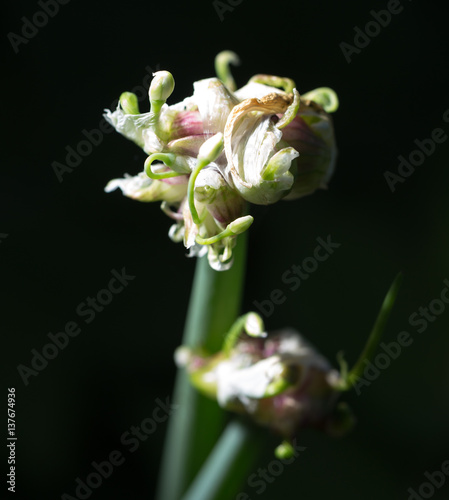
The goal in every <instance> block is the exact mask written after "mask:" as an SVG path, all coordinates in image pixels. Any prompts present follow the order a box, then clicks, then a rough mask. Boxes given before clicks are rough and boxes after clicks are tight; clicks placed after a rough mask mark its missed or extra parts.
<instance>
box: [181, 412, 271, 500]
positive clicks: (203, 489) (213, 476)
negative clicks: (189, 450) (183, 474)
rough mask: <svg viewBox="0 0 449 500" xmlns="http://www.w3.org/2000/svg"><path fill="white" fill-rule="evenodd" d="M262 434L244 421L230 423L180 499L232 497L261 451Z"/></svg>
mask: <svg viewBox="0 0 449 500" xmlns="http://www.w3.org/2000/svg"><path fill="white" fill-rule="evenodd" d="M263 432H264V431H262V429H260V428H257V427H255V426H251V425H249V424H248V423H246V422H243V421H240V420H233V421H231V422H230V423H229V424H228V426H227V427H226V429H225V431H224V432H223V434H222V435H221V437H220V440H219V441H218V443H217V444H216V446H215V448H214V450H213V451H212V453H211V454H210V455H209V457H208V459H207V461H206V463H205V464H204V465H203V467H202V469H201V471H200V472H199V473H198V475H197V476H196V477H195V480H194V481H193V483H192V484H191V486H190V488H189V489H188V491H187V493H186V494H185V495H184V496H183V497H182V500H228V499H230V498H235V495H236V494H237V493H238V489H239V488H241V487H242V483H243V480H244V479H245V477H246V476H247V474H248V469H249V467H250V466H251V465H252V464H253V463H254V462H255V459H256V457H257V455H258V454H259V453H260V452H261V450H262V447H263V444H264V442H265V440H264V439H263V436H262V433H263ZM237 498H240V497H239V496H238V497H237Z"/></svg>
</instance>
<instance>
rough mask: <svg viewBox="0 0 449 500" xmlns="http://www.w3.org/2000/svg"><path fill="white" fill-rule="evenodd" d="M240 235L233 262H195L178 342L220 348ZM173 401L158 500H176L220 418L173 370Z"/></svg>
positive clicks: (238, 268) (242, 258) (228, 320)
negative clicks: (226, 265) (223, 267)
mask: <svg viewBox="0 0 449 500" xmlns="http://www.w3.org/2000/svg"><path fill="white" fill-rule="evenodd" d="M245 264H246V235H245V234H242V235H240V236H239V237H238V242H237V246H236V248H235V249H234V264H233V266H232V267H231V269H229V270H228V271H222V272H217V271H214V270H213V269H212V268H211V267H210V266H209V263H208V261H207V257H202V258H201V259H199V260H198V262H197V267H196V270H195V277H194V281H193V287H192V293H191V297H190V303H189V310H188V313H187V319H186V326H185V331H184V338H183V341H182V344H183V345H185V346H188V347H192V348H193V347H198V346H203V347H204V348H205V349H206V350H207V351H209V352H211V353H213V352H216V351H218V350H220V348H221V346H222V343H223V340H224V336H225V334H226V332H227V331H228V330H229V328H230V327H231V326H232V324H233V323H234V321H235V320H236V318H237V316H238V314H239V310H240V302H241V296H242V290H243V282H244V274H245ZM173 401H174V403H175V404H178V405H179V407H178V409H177V411H176V412H174V413H173V415H172V417H171V418H170V422H169V426H168V430H167V437H166V443H165V449H164V453H163V456H162V464H161V470H160V476H159V478H160V482H159V487H158V492H157V497H156V498H157V499H158V500H179V499H180V498H181V497H182V494H183V493H184V492H185V491H186V489H187V487H188V486H189V485H190V483H191V482H192V480H193V478H194V477H195V475H196V474H197V472H198V471H199V470H200V468H201V466H202V464H203V462H204V461H205V459H206V458H207V456H208V455H209V453H210V451H211V450H212V448H213V446H214V444H215V442H216V441H217V439H218V438H219V436H220V434H221V431H222V430H223V426H224V419H225V414H224V412H223V410H221V408H220V407H219V406H218V405H217V403H216V401H212V400H209V399H207V398H206V397H205V396H203V395H201V394H199V393H198V392H197V391H196V390H195V389H194V388H193V387H192V386H191V385H190V382H189V380H188V377H187V375H186V373H185V371H184V370H179V371H178V374H177V377H176V382H175V390H174V396H173Z"/></svg>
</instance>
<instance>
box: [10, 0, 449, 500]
mask: <svg viewBox="0 0 449 500" xmlns="http://www.w3.org/2000/svg"><path fill="white" fill-rule="evenodd" d="M236 3H238V2H234V5H235V4H236ZM386 5H387V2H386V1H381V2H378V1H371V2H354V1H350V2H348V1H343V2H335V1H330V0H328V1H315V2H265V3H262V2H256V1H253V0H243V1H242V2H241V3H240V4H238V5H235V6H234V7H233V8H232V9H233V10H232V11H231V10H229V11H225V12H224V13H223V20H220V17H219V15H218V13H217V11H216V9H215V7H214V4H213V3H212V2H182V3H179V4H175V3H173V2H137V1H129V2H126V3H125V2H123V3H121V4H118V3H114V2H110V1H104V0H101V1H97V2H95V3H93V2H87V1H81V0H78V1H71V2H69V3H67V4H66V5H60V6H59V12H58V13H57V15H56V16H55V17H54V18H52V19H50V20H49V21H48V23H47V24H46V25H45V26H43V27H42V28H40V29H39V31H38V33H37V34H36V35H35V36H34V37H33V38H31V39H30V40H29V41H28V43H26V44H20V45H19V47H18V53H17V54H15V53H14V50H13V48H12V46H11V44H10V42H9V40H8V38H7V35H8V33H11V32H13V33H16V34H19V35H20V34H21V33H20V32H21V29H22V25H23V19H21V18H22V17H23V16H25V17H26V18H28V19H32V18H33V15H34V14H35V13H36V12H37V11H41V10H42V8H41V7H40V6H39V5H38V4H37V2H23V1H16V2H8V3H7V5H4V6H3V11H4V15H3V24H2V32H3V41H4V44H3V50H4V56H3V58H2V60H3V61H4V64H3V71H2V73H3V76H2V83H3V85H4V90H3V99H2V105H1V107H2V122H3V127H4V133H3V134H2V137H3V141H2V144H3V147H2V150H3V155H2V156H3V159H2V162H1V163H2V164H1V173H2V181H1V184H0V185H1V203H2V207H1V219H0V221H1V222H0V233H2V234H3V235H5V234H7V235H8V237H3V238H2V239H0V242H1V243H0V266H1V267H0V270H1V271H0V272H1V290H2V293H3V297H2V302H1V304H2V312H1V325H2V326H1V330H2V338H3V339H4V340H5V341H6V345H5V347H4V348H3V355H4V357H5V360H4V362H3V363H2V365H3V367H4V372H5V375H4V385H3V387H4V388H3V392H2V394H3V403H2V404H3V405H4V407H6V403H7V401H6V398H7V390H6V389H7V387H15V388H16V394H17V396H16V398H17V406H16V410H17V436H18V441H17V455H18V464H17V477H16V479H17V487H16V490H17V493H16V498H27V499H29V498H36V497H38V498H48V499H50V498H60V497H61V495H62V494H63V493H68V494H70V495H74V491H75V480H76V478H77V477H79V478H81V479H85V477H86V476H87V474H89V473H90V472H92V466H91V463H92V461H97V462H100V461H103V460H105V459H106V458H107V457H108V455H109V453H110V452H111V451H113V450H120V451H122V452H123V453H124V456H125V458H126V460H125V463H124V464H123V465H122V466H120V467H119V468H117V469H116V470H115V471H114V473H113V475H111V477H110V478H109V479H107V480H105V481H104V483H103V485H102V486H101V487H100V488H98V489H97V490H95V491H94V492H93V494H92V497H91V498H96V499H110V498H118V499H121V498H127V499H149V498H152V496H153V493H154V488H155V482H156V477H157V473H158V467H159V460H160V456H161V450H162V446H163V439H164V434H165V431H166V428H167V425H166V424H160V425H159V426H158V428H157V429H156V431H155V432H154V433H153V434H151V435H150V436H149V438H148V439H147V440H146V441H145V442H142V443H141V445H140V446H139V449H138V450H137V451H135V452H134V453H128V452H127V451H126V449H124V447H123V445H122V444H121V442H120V437H121V436H122V434H123V433H124V432H126V431H128V430H129V429H130V427H131V426H133V425H139V424H140V423H141V422H142V420H143V419H145V418H147V417H150V416H151V414H152V412H153V409H154V408H155V406H156V403H155V400H156V398H161V399H162V400H164V401H165V399H166V397H167V396H169V395H170V393H171V388H172V384H173V380H174V375H175V367H174V364H173V361H172V358H173V351H174V349H175V347H177V346H178V345H179V344H180V343H181V335H182V328H183V323H184V318H185V313H186V308H187V301H188V297H189V291H190V284H191V280H192V276H193V271H194V265H195V262H194V260H191V259H187V258H186V257H185V249H184V248H183V247H182V245H180V244H178V245H175V244H174V243H172V242H170V241H169V239H168V237H167V231H168V228H169V226H170V221H169V220H168V219H167V218H166V217H165V216H164V215H163V214H162V213H161V211H160V209H159V207H158V204H154V205H147V204H141V203H138V202H134V201H132V200H129V199H127V198H124V197H122V196H121V195H120V194H119V193H113V194H109V195H106V194H105V193H104V192H103V187H104V186H105V185H106V183H107V182H108V180H109V179H111V178H114V177H118V176H122V175H123V173H124V172H128V173H130V174H136V173H137V172H139V171H140V170H141V168H142V165H143V161H144V159H145V155H144V153H143V152H142V151H140V150H139V148H137V147H136V146H135V145H134V144H132V143H131V142H129V141H126V140H125V139H123V138H122V137H121V136H120V135H118V134H117V133H110V134H105V135H104V138H103V139H102V140H101V141H100V144H98V145H97V146H95V147H93V148H92V152H91V153H90V154H89V155H87V156H86V157H84V158H83V159H82V162H81V163H80V164H79V166H78V167H76V169H74V170H73V172H71V173H66V174H64V176H63V179H62V182H59V181H58V179H57V177H56V175H55V173H54V171H53V168H52V163H53V162H55V161H57V162H60V163H65V157H66V154H67V152H66V149H65V148H66V146H71V147H73V148H76V147H77V145H78V143H79V142H80V141H81V140H83V139H85V137H84V136H83V134H82V131H83V130H84V129H86V130H88V131H90V130H92V129H94V128H98V126H99V124H100V122H101V120H102V110H103V109H104V108H110V107H111V105H112V103H113V102H114V100H115V99H117V98H118V96H119V95H120V93H121V92H122V91H124V90H132V89H133V88H135V87H136V86H141V85H142V82H143V81H144V80H145V81H146V82H147V83H146V86H148V81H149V80H148V76H146V75H148V72H149V71H151V70H148V66H149V67H151V69H152V70H153V71H156V70H157V69H166V70H169V71H171V72H172V73H173V75H174V77H175V81H176V88H175V91H174V94H173V95H172V97H171V98H170V101H169V103H175V102H177V101H179V100H181V99H183V98H184V97H186V96H188V95H191V93H192V84H193V82H194V81H195V80H199V79H201V78H206V77H210V76H214V69H213V61H214V57H215V55H216V54H217V53H218V52H219V51H221V50H224V49H230V50H234V51H235V52H237V53H238V54H239V55H240V57H241V60H242V65H241V66H240V67H239V68H236V69H235V70H234V76H235V78H236V80H237V82H238V84H239V85H240V86H241V85H243V84H244V83H246V81H247V80H248V79H249V78H250V77H251V76H252V75H253V74H255V73H268V74H275V75H282V76H289V77H291V78H293V79H294V80H295V81H296V83H297V86H298V90H299V92H301V93H302V92H306V91H308V90H311V89H313V88H316V87H319V86H329V87H332V88H334V89H335V90H336V91H337V93H338V95H339V98H340V103H341V105H340V108H339V110H338V112H337V113H336V114H335V115H334V122H335V128H336V135H337V141H338V147H339V159H338V164H337V168H336V171H335V175H334V177H333V179H332V181H331V183H330V186H329V189H328V190H327V191H321V192H319V193H316V194H315V195H313V196H310V197H307V198H304V199H302V200H298V201H294V202H280V203H278V204H276V205H275V206H271V207H258V208H256V209H255V210H254V214H255V217H256V222H255V224H254V225H253V227H252V228H251V230H250V232H249V242H250V243H249V245H250V247H249V257H248V272H247V281H246V287H245V292H244V304H243V308H242V311H247V310H250V309H252V308H253V307H254V306H253V301H254V300H259V301H260V300H262V299H265V298H267V297H268V296H269V294H270V292H271V291H272V290H273V289H274V288H280V289H281V290H283V291H284V292H285V296H286V297H287V298H286V300H285V302H284V303H283V304H281V305H279V306H277V307H276V309H275V311H274V313H273V315H272V316H270V318H268V319H267V327H268V328H269V329H276V328H279V327H283V326H287V325H290V326H293V327H296V328H297V329H299V330H300V331H301V332H303V333H304V334H305V335H306V336H307V337H308V338H309V339H311V340H312V341H313V342H314V343H315V344H316V345H317V346H318V348H319V349H320V350H321V351H322V352H323V353H324V354H325V355H326V356H327V357H328V358H329V359H330V360H332V362H335V355H336V353H337V352H338V351H339V350H342V349H343V350H344V351H345V353H346V357H347V359H348V360H349V361H350V362H354V361H355V359H356V357H357V355H358V353H359V352H360V350H361V349H362V346H363V343H364V341H365V339H366V336H367V334H368V333H369V331H370V328H371V326H372V323H373V321H374V319H375V317H376V314H377V311H378V308H379V306H380V304H381V302H382V299H383V297H384V295H385V292H386V291H387V289H388V287H389V285H390V283H391V281H392V280H393V278H394V276H395V274H396V273H397V272H398V271H403V273H404V281H403V286H402V289H401V292H400V295H399V298H398V302H397V305H396V306H395V308H394V311H393V315H392V318H391V321H390V323H389V325H388V327H387V331H386V340H387V341H393V340H395V339H396V337H397V335H398V334H399V332H400V331H403V330H406V331H408V332H409V333H410V334H411V336H412V338H413V343H412V345H411V346H409V347H407V348H404V350H403V353H402V354H401V356H400V357H399V358H398V359H396V360H394V361H392V363H391V366H390V367H389V368H388V369H386V370H383V371H382V372H381V373H380V375H379V377H378V378H377V379H376V380H375V381H373V383H372V384H371V386H370V387H365V388H363V390H362V393H361V395H359V396H357V395H356V394H355V392H352V393H350V394H348V395H346V396H345V399H346V400H347V401H348V402H349V403H350V405H351V407H352V408H353V410H354V412H355V414H356V416H357V418H358V424H357V427H356V428H355V429H354V431H353V432H352V433H351V434H350V435H349V436H348V437H346V438H345V439H343V440H333V439H330V438H328V437H327V436H326V435H324V434H320V433H318V432H312V431H305V432H304V433H303V434H302V436H301V437H300V440H301V443H302V444H303V445H304V446H306V447H307V451H306V452H304V453H303V454H302V455H301V458H300V459H299V460H298V461H297V462H294V464H293V465H290V466H288V467H286V469H285V472H284V473H283V474H282V476H281V477H279V478H277V479H276V481H275V482H274V483H272V484H269V485H267V489H266V491H265V492H264V493H263V494H262V495H260V496H259V495H257V493H256V492H255V490H254V489H251V488H249V489H248V494H249V495H250V498H259V497H260V498H266V499H272V498H280V497H281V495H283V494H287V493H289V494H292V493H294V495H295V496H294V497H295V498H296V496H297V497H298V498H302V499H304V500H306V499H311V500H314V499H325V498H338V499H340V498H341V499H345V500H351V499H360V498H364V499H369V500H371V499H373V500H374V499H378V498H385V499H401V498H404V499H407V498H408V496H409V494H408V493H407V489H408V488H409V487H413V488H415V489H418V487H419V485H420V484H421V483H422V482H423V481H427V480H426V479H425V477H424V472H425V471H434V470H437V469H440V468H441V465H442V463H443V461H445V460H448V459H449V450H448V444H449V427H448V425H447V422H448V419H449V405H448V403H447V400H448V394H447V393H448V390H447V389H448V384H449V364H448V348H449V340H448V318H449V312H447V311H445V312H443V313H442V314H441V315H440V316H438V317H437V318H436V319H435V321H433V322H429V324H428V327H427V328H426V329H425V331H424V332H422V333H418V332H417V330H416V328H413V327H411V326H410V324H409V316H410V315H411V314H412V313H413V312H415V311H417V310H418V309H419V307H421V306H427V305H428V304H429V302H431V301H432V300H433V299H436V298H438V297H439V296H440V293H441V291H442V289H443V288H444V286H445V285H444V284H443V280H444V279H445V278H449V264H448V262H449V260H448V257H447V255H448V251H449V238H448V230H447V228H448V223H449V206H448V203H447V200H448V181H449V170H448V168H447V167H448V157H449V141H445V142H444V143H443V144H440V145H437V146H436V149H435V152H434V153H433V154H432V155H430V156H429V157H428V158H426V159H425V161H424V162H423V163H422V165H420V166H419V167H417V168H416V171H415V172H414V173H413V174H412V175H411V176H410V177H408V178H407V179H406V180H405V182H404V183H402V184H397V186H396V187H397V189H396V191H395V192H394V193H392V192H391V191H390V189H389V187H388V185H387V183H386V181H385V179H384V172H385V171H386V170H390V171H392V172H397V168H398V164H399V161H398V156H399V155H405V156H408V155H409V154H410V153H411V152H412V151H413V150H414V149H416V145H415V144H414V140H415V139H419V140H423V139H426V138H429V137H430V136H431V133H432V131H433V130H434V129H435V128H437V127H441V128H443V129H444V131H445V132H447V133H449V124H448V123H444V122H443V119H442V116H443V113H444V111H445V110H447V109H448V108H449V95H448V83H449V78H448V71H447V64H448V43H447V35H446V31H447V26H446V20H445V18H444V16H443V15H442V13H441V12H440V11H439V10H438V8H437V4H436V2H431V1H428V2H426V3H425V4H424V3H423V2H418V1H414V2H411V1H410V2H409V1H406V0H402V2H401V5H402V6H403V11H402V12H401V13H399V14H397V15H394V16H392V20H391V22H390V24H389V25H388V26H386V27H385V28H382V29H381V31H380V33H379V34H378V35H377V36H376V37H373V38H372V39H371V41H370V43H369V44H368V45H367V47H365V48H363V49H361V50H360V53H359V54H354V55H353V56H352V60H351V62H350V63H348V62H347V60H346V59H345V57H344V55H343V53H342V50H341V48H340V44H341V43H342V42H346V43H349V44H353V43H354V42H353V39H354V35H355V32H354V27H356V26H357V27H359V28H360V29H364V27H365V25H366V23H367V22H368V21H370V20H372V16H371V14H370V10H372V9H374V10H376V11H377V10H379V9H385V7H386ZM5 14H6V15H5ZM141 108H142V109H143V110H144V111H146V110H147V109H148V104H147V103H146V102H143V103H142V104H141ZM327 235H331V236H332V240H333V241H335V242H338V243H340V244H341V247H340V248H339V249H338V250H336V251H335V253H334V255H332V256H331V258H329V259H328V260H327V261H326V262H324V263H322V264H320V266H319V268H318V270H317V271H316V272H315V273H313V275H311V276H310V278H309V279H308V280H307V281H304V282H303V283H302V285H301V286H300V288H299V289H298V290H297V291H294V292H293V291H290V290H289V289H288V287H287V286H286V285H285V284H283V282H282V280H281V276H282V274H283V273H284V272H285V271H286V270H287V269H289V268H290V267H291V266H292V265H293V264H301V262H302V261H303V260H304V258H306V257H308V256H310V255H312V254H313V249H314V248H315V246H316V238H317V237H322V238H325V237H326V236H327ZM124 266H125V268H126V271H127V272H128V273H129V274H131V275H134V276H136V278H135V279H134V280H133V281H131V282H130V284H129V286H128V287H127V288H126V289H125V290H124V291H123V292H122V293H120V294H118V295H117V296H115V297H114V300H113V302H112V303H111V304H110V305H108V306H106V307H105V309H104V311H102V312H99V313H97V314H96V316H95V318H94V320H93V321H92V322H91V323H90V324H86V323H85V321H84V319H82V318H80V317H79V316H78V315H77V313H76V308H77V307H78V305H79V304H80V303H81V302H83V301H85V300H86V298H87V297H88V296H95V295H96V294H97V292H98V291H99V290H101V289H102V288H104V287H105V286H106V285H107V283H108V282H109V280H110V278H111V270H112V269H116V270H118V271H120V270H121V269H122V267H124ZM68 321H78V323H79V325H80V327H81V333H80V334H79V335H78V336H77V337H76V338H74V339H71V340H70V343H69V345H68V346H67V347H66V348H65V349H64V350H62V351H61V352H60V353H59V355H58V356H57V357H56V358H55V359H53V360H51V361H50V362H49V363H48V366H47V367H46V368H45V369H43V370H42V371H41V372H40V373H38V374H37V375H36V376H31V377H29V379H28V382H29V383H28V385H27V386H25V385H24V383H23V380H22V379H21V377H20V375H19V374H18V371H17V366H18V365H20V364H23V365H26V366H28V367H29V366H30V362H31V357H32V354H31V350H32V349H37V350H38V351H39V352H41V351H42V348H43V347H44V345H45V344H47V343H48V337H47V334H48V333H49V332H53V333H56V332H59V331H61V330H63V329H64V327H65V325H66V323H67V322H68ZM3 411H4V410H3ZM4 425H5V428H6V420H5V421H4ZM5 434H6V432H5ZM3 453H4V455H5V458H2V461H3V460H4V461H6V456H7V450H6V448H4V450H3ZM270 460H272V456H271V455H267V456H266V457H263V458H262V459H261V464H262V465H263V464H264V463H265V464H267V463H269V461H270ZM448 483H449V478H448V479H447V481H446V484H445V485H444V486H443V487H442V488H441V489H440V490H439V491H438V492H436V493H435V495H434V496H433V498H435V499H437V498H438V499H440V498H441V499H443V498H447V497H448V495H449V484H448ZM2 488H5V489H6V484H5V482H4V479H2Z"/></svg>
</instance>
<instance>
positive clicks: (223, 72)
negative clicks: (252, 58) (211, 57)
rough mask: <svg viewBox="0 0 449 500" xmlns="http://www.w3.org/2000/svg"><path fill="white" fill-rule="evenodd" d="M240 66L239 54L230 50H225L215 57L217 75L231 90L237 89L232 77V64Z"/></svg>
mask: <svg viewBox="0 0 449 500" xmlns="http://www.w3.org/2000/svg"><path fill="white" fill-rule="evenodd" d="M231 64H233V65H234V66H238V65H239V64H240V59H239V56H238V55H237V54H236V53H235V52H232V51H230V50H224V51H223V52H220V53H219V54H218V55H217V56H216V57H215V73H216V74H217V77H218V78H219V79H220V80H221V81H222V82H223V83H224V84H225V85H226V87H228V89H229V90H231V91H234V90H236V89H237V85H236V83H235V80H234V78H233V77H232V74H231V70H230V65H231Z"/></svg>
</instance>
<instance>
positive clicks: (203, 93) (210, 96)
mask: <svg viewBox="0 0 449 500" xmlns="http://www.w3.org/2000/svg"><path fill="white" fill-rule="evenodd" d="M193 87H194V93H193V99H194V100H195V102H196V104H197V106H198V111H199V113H200V116H201V119H202V121H203V129H204V132H205V133H206V134H209V133H210V134H216V133H217V132H223V131H224V127H225V125H226V120H227V118H228V115H229V113H230V112H231V109H232V108H233V107H234V106H235V105H236V104H238V103H239V100H238V99H237V98H236V97H235V96H234V95H233V94H232V93H231V92H230V91H229V90H228V88H227V87H225V86H224V85H223V83H222V82H221V81H220V80H218V78H208V79H206V80H200V81H198V82H195V83H194V84H193Z"/></svg>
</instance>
